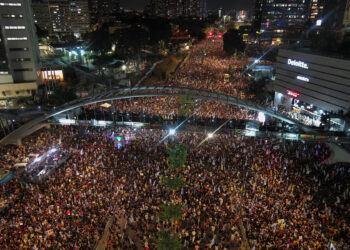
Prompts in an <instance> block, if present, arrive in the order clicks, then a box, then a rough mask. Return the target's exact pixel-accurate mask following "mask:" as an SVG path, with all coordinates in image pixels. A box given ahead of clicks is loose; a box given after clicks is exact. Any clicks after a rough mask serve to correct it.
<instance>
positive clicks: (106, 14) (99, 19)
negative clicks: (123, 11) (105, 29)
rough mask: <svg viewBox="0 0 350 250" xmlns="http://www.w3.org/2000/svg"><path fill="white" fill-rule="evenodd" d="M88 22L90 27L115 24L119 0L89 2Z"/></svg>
mask: <svg viewBox="0 0 350 250" xmlns="http://www.w3.org/2000/svg"><path fill="white" fill-rule="evenodd" d="M89 11H90V21H91V24H92V25H95V24H101V23H105V22H116V21H117V15H118V13H119V12H120V1H119V0H89Z"/></svg>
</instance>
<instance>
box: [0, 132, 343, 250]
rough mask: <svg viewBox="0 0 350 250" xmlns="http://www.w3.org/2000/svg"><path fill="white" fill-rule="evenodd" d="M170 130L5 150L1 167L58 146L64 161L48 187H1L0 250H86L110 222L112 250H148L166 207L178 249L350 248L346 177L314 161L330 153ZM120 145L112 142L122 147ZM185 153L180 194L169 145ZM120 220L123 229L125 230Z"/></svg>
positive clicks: (62, 136) (59, 139)
mask: <svg viewBox="0 0 350 250" xmlns="http://www.w3.org/2000/svg"><path fill="white" fill-rule="evenodd" d="M167 133H168V132H167V131H165V130H150V129H133V128H123V127H118V128H96V127H89V128H87V127H74V126H65V127H61V126H57V127H53V128H52V129H51V130H48V131H46V130H45V131H41V132H40V133H37V134H36V135H33V136H30V137H28V138H26V139H25V140H24V141H23V145H22V146H18V147H14V146H12V147H1V148H0V151H1V153H2V154H1V155H0V161H1V164H2V166H4V167H6V168H8V169H11V166H13V164H14V162H15V161H16V159H17V158H18V157H25V155H27V154H30V153H35V154H40V155H41V154H43V153H45V152H46V151H47V150H48V149H50V148H52V147H53V146H57V145H60V147H61V148H62V149H65V151H66V152H67V153H69V154H70V155H71V158H70V159H69V160H68V161H67V162H66V163H65V164H64V165H63V167H61V168H59V169H57V171H56V172H55V173H54V174H53V175H52V176H51V177H50V178H49V179H48V180H46V181H44V182H41V183H37V184H31V183H25V182H23V181H22V180H21V179H20V178H19V177H17V178H15V179H14V180H12V181H10V182H8V183H7V184H5V185H2V186H0V195H1V198H5V199H6V197H9V199H8V201H7V202H8V206H7V207H6V208H5V209H4V210H2V211H1V218H0V248H1V249H42V248H44V249H50V248H52V249H54V248H59V249H91V248H93V247H94V246H95V245H96V243H97V242H98V240H99V239H100V238H101V236H102V233H103V230H104V227H105V225H106V222H107V220H108V217H109V216H110V215H114V216H115V218H116V220H115V223H114V224H113V226H112V228H111V232H112V233H111V236H110V238H109V240H108V248H109V249H136V248H138V249H140V248H141V249H142V248H145V249H150V248H151V249H152V248H153V245H152V244H153V242H154V241H153V239H154V237H156V235H157V232H158V230H160V229H161V228H165V227H167V226H168V224H167V223H166V222H163V221H161V220H159V218H158V212H159V211H160V206H161V205H162V204H164V202H166V201H169V200H170V199H171V200H174V201H175V202H176V203H179V204H181V205H182V208H183V216H182V219H181V220H179V221H178V222H177V223H175V230H176V232H177V234H178V236H179V237H180V239H181V242H182V244H183V246H184V247H185V249H205V248H212V249H232V248H237V247H239V246H240V245H241V243H242V241H243V239H244V238H245V237H244V236H245V235H244V233H243V232H242V230H241V227H242V226H243V227H244V228H245V231H246V233H245V234H246V237H247V239H248V240H249V244H250V246H251V247H252V248H254V247H255V249H266V248H276V249H287V248H295V249H315V248H317V249H326V248H328V247H329V245H330V243H332V244H334V245H336V247H337V249H349V247H350V240H349V239H350V228H349V222H350V221H349V215H350V201H349V197H350V194H349V183H348V182H347V181H346V180H347V178H348V177H349V176H350V169H349V167H348V166H345V165H338V166H325V165H323V164H321V162H323V161H324V160H325V159H326V158H327V157H328V156H329V154H330V152H329V150H328V149H327V148H326V146H325V145H323V144H320V143H307V142H303V141H279V140H272V139H262V138H254V137H241V136H237V135H232V134H216V135H214V137H213V138H210V139H208V140H207V141H206V142H204V143H203V144H201V145H200V146H199V144H200V142H201V141H202V140H203V139H205V138H206V134H204V133H195V132H177V134H176V135H174V136H170V137H167V139H166V140H164V141H163V142H162V143H159V142H160V141H161V140H162V138H163V137H165V136H166V135H167ZM117 138H118V139H117ZM174 143H181V144H184V145H187V146H188V155H187V161H186V163H185V165H184V167H183V168H182V169H181V172H182V174H183V176H185V182H186V186H185V187H183V188H182V189H181V190H179V191H177V192H175V193H173V192H171V191H167V190H166V189H165V188H164V187H163V186H162V185H161V184H160V183H161V179H162V178H163V177H162V176H167V175H168V174H169V170H168V168H167V167H166V165H167V150H166V147H167V146H172V145H174ZM122 220H124V221H125V222H126V223H121V221H122Z"/></svg>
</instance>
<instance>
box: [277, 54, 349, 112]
mask: <svg viewBox="0 0 350 250" xmlns="http://www.w3.org/2000/svg"><path fill="white" fill-rule="evenodd" d="M276 73H277V74H276V80H275V83H274V89H275V91H276V93H275V102H276V105H283V106H285V107H287V108H292V107H295V106H298V105H297V104H298V103H299V102H301V103H302V105H299V108H300V106H301V107H302V108H303V109H305V110H306V111H308V112H313V113H316V114H318V115H320V114H322V113H325V112H333V113H338V112H344V113H346V112H348V111H350V61H348V60H343V59H338V58H334V57H328V56H320V55H317V54H312V53H310V52H304V51H302V52H301V51H295V50H285V49H280V50H279V53H278V57H277V66H276Z"/></svg>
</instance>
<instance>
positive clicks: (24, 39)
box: [7, 36, 28, 41]
mask: <svg viewBox="0 0 350 250" xmlns="http://www.w3.org/2000/svg"><path fill="white" fill-rule="evenodd" d="M27 40H28V38H27V37H25V36H24V37H8V38H7V41H27Z"/></svg>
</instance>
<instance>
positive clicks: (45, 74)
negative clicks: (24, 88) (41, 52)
mask: <svg viewBox="0 0 350 250" xmlns="http://www.w3.org/2000/svg"><path fill="white" fill-rule="evenodd" d="M41 79H42V81H43V82H46V81H48V80H56V81H59V82H62V81H63V71H62V70H43V71H41Z"/></svg>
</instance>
